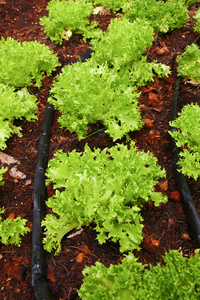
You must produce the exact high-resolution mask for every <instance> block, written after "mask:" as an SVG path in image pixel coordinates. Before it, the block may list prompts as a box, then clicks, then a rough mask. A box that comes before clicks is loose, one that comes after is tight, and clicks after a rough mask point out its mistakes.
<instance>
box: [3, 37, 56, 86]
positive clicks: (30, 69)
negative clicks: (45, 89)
mask: <svg viewBox="0 0 200 300" xmlns="http://www.w3.org/2000/svg"><path fill="white" fill-rule="evenodd" d="M59 65H60V64H59V62H58V57H57V55H55V54H53V52H52V51H51V50H50V49H49V47H48V46H45V45H43V44H40V43H38V42H36V41H34V42H27V41H24V42H22V43H19V42H18V41H17V40H14V39H13V38H11V37H8V38H7V40H5V39H4V38H2V39H1V40H0V83H3V84H8V85H10V86H14V87H16V88H21V87H25V86H29V85H31V84H32V82H33V80H34V81H35V85H36V86H37V87H40V86H41V80H42V78H43V77H44V76H45V75H47V76H49V75H51V73H52V71H54V70H55V69H56V67H57V66H59Z"/></svg>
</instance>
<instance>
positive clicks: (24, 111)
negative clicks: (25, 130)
mask: <svg viewBox="0 0 200 300" xmlns="http://www.w3.org/2000/svg"><path fill="white" fill-rule="evenodd" d="M14 90H15V89H14V87H11V86H6V85H4V84H0V104H1V110H0V149H5V148H6V141H7V139H8V138H10V137H11V136H12V135H13V134H15V133H16V134H18V135H19V136H22V134H21V132H20V131H21V127H17V126H15V125H14V124H13V120H14V119H25V120H27V121H29V122H32V121H35V120H36V119H37V115H36V109H37V104H36V101H37V98H36V97H35V96H34V95H30V94H29V92H28V91H27V89H26V88H23V89H22V90H19V91H18V92H15V91H14Z"/></svg>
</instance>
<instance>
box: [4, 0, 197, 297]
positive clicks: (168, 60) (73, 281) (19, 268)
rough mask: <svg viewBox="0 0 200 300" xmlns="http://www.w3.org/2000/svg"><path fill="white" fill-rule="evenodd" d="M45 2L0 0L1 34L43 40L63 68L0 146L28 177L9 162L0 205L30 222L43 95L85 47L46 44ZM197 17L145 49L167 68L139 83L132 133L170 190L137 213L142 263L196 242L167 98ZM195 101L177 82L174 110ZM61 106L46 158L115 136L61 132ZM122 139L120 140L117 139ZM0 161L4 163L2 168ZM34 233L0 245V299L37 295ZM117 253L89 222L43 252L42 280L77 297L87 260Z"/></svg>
mask: <svg viewBox="0 0 200 300" xmlns="http://www.w3.org/2000/svg"><path fill="white" fill-rule="evenodd" d="M48 2H49V1H45V0H38V1H34V0H27V1H23V0H22V1H19V0H18V1H17V0H16V1H15V0H1V1H0V36H1V37H4V38H6V37H7V36H11V37H13V38H15V39H17V40H18V41H24V40H26V41H33V40H37V41H38V42H41V43H44V44H46V45H48V46H49V47H50V49H52V50H53V51H54V52H55V53H57V54H58V57H59V61H60V63H61V65H62V66H61V67H59V68H58V69H57V71H56V72H54V73H53V74H52V76H51V77H48V78H45V79H44V80H43V85H42V88H41V89H38V88H36V87H34V86H31V87H30V91H31V92H32V93H33V94H34V95H36V96H37V98H38V111H37V114H38V121H37V122H35V123H28V122H26V123H24V122H22V121H16V122H17V124H18V125H20V126H21V127H22V130H23V137H22V138H19V137H18V136H13V137H12V138H11V139H10V140H9V141H8V143H7V145H8V147H7V148H6V150H5V151H4V152H5V153H6V154H8V155H11V156H12V157H14V158H15V159H18V160H19V161H20V164H19V165H18V170H20V171H21V172H23V173H24V174H25V175H26V178H25V179H20V178H17V177H12V176H11V175H10V173H9V170H10V169H11V167H13V164H11V165H9V166H8V171H7V172H6V174H5V185H4V186H2V187H1V189H0V207H4V209H5V213H4V214H3V217H4V218H7V217H10V218H13V217H17V216H20V217H23V218H26V219H27V220H28V226H29V227H30V228H31V226H32V214H33V188H34V174H35V167H36V159H37V147H38V141H39V135H40V130H41V123H42V119H43V115H44V109H45V105H46V102H47V99H48V93H49V90H50V88H51V86H52V83H53V80H54V78H55V76H56V74H59V72H60V71H61V68H62V67H63V66H64V65H66V64H69V63H72V62H74V61H75V60H76V59H77V58H78V57H79V55H81V54H83V53H84V52H85V51H86V50H87V49H88V47H89V43H84V42H83V40H82V37H81V36H80V35H74V36H72V37H71V38H70V40H69V41H64V42H63V44H62V45H61V46H59V45H56V44H54V43H53V42H51V41H50V40H49V39H48V37H47V36H46V34H45V33H44V32H43V27H42V26H41V25H39V18H41V17H42V16H43V15H47V10H46V5H47V3H48ZM199 6H200V4H199V3H197V5H196V7H195V6H193V7H192V8H191V10H190V16H192V15H193V14H194V12H195V10H197V8H198V7H199ZM113 17H115V16H114V14H111V15H107V16H97V17H96V20H98V21H99V22H100V27H101V28H102V29H104V30H105V29H106V28H107V26H108V24H109V22H110V19H111V18H113ZM193 24H194V20H192V19H190V21H189V23H188V24H186V25H185V26H184V28H182V29H179V30H174V31H173V32H171V33H167V34H164V35H162V36H160V37H159V38H156V39H155V41H154V44H153V46H152V47H151V48H150V51H149V54H148V55H149V59H157V60H158V62H162V63H165V64H167V65H169V66H170V67H171V75H170V76H169V77H168V78H161V79H158V78H157V77H155V80H154V82H152V83H151V84H149V85H148V86H145V87H142V88H140V91H141V96H140V108H141V113H142V119H143V121H144V123H145V126H144V127H143V128H142V129H141V130H140V131H139V132H133V133H130V137H131V139H133V140H134V141H135V143H136V146H137V147H138V148H139V149H142V150H145V151H148V150H149V151H151V152H152V153H153V154H154V155H155V156H156V157H157V158H158V163H159V164H160V165H161V166H162V167H163V168H165V169H166V172H167V176H166V179H164V180H161V181H160V182H159V184H158V185H157V189H158V190H160V191H162V192H163V193H164V194H165V195H167V196H168V199H169V200H168V202H167V203H166V204H162V205H161V206H160V207H158V208H156V207H154V205H153V204H152V203H151V202H149V203H148V204H146V205H145V207H144V209H143V211H142V215H143V218H144V230H143V233H144V242H143V243H142V245H141V250H140V251H134V254H135V255H136V256H137V257H138V259H139V261H140V262H142V263H151V264H153V265H156V263H157V262H162V255H164V253H165V251H167V250H169V249H181V250H182V251H183V254H184V255H185V256H190V254H191V253H193V251H194V249H196V248H197V245H196V244H195V241H194V239H193V237H192V235H191V233H190V230H189V228H188V225H187V222H186V218H185V215H184V213H183V209H182V205H181V197H180V195H179V193H178V191H177V186H176V179H175V176H174V173H173V166H172V154H171V148H170V137H169V134H168V130H169V120H170V115H171V99H172V95H173V91H174V84H175V80H176V75H177V63H176V57H177V55H179V54H181V53H182V52H183V51H184V49H185V47H186V46H187V45H188V44H191V43H192V42H193V41H194V39H195V38H196V36H197V34H196V33H194V32H193V30H192V25H193ZM191 102H193V103H199V104H200V89H199V88H198V87H194V86H191V85H189V84H184V83H181V86H180V91H179V97H178V111H180V110H181V108H182V107H183V105H186V104H188V103H191ZM58 116H59V113H58V112H55V117H54V123H53V127H52V135H51V141H50V153H49V158H52V157H53V154H54V153H55V152H56V151H57V150H59V149H63V151H71V150H73V149H76V150H78V151H82V150H83V149H84V146H85V144H86V143H88V144H89V146H90V147H91V148H94V147H99V148H101V149H103V148H105V147H111V146H112V145H113V142H112V139H111V138H109V137H108V136H107V135H104V134H102V135H101V134H99V135H97V134H96V135H93V136H90V137H88V138H87V139H85V140H83V141H78V139H77V135H76V134H75V133H70V132H68V131H65V130H62V129H60V127H59V124H58V123H57V117H58ZM97 128H98V124H95V125H93V126H90V128H89V130H90V132H93V131H95V130H96V129H97ZM117 142H119V143H126V140H125V139H122V140H118V141H117ZM2 165H3V164H1V166H2ZM188 184H189V187H190V190H191V193H192V196H193V199H194V202H195V205H196V207H197V210H198V212H199V213H200V183H199V182H198V181H194V180H191V179H190V180H188ZM52 192H53V191H52V187H51V186H49V187H48V188H47V196H50V195H52ZM31 247H32V245H31V232H30V233H28V234H27V235H26V236H25V237H23V238H22V243H21V247H17V246H5V245H3V244H1V245H0V269H1V274H0V289H1V292H0V295H1V296H0V299H5V300H8V299H20V300H27V299H30V300H31V299H34V294H33V291H32V287H31ZM121 258H122V254H121V253H120V252H119V250H118V245H117V244H115V243H113V242H110V241H108V242H107V243H106V244H104V245H99V244H98V242H97V240H96V233H95V231H94V229H93V224H91V226H90V227H85V228H83V230H82V231H81V232H79V234H78V235H76V236H74V237H72V238H68V237H67V236H66V237H64V239H63V241H62V252H61V253H60V254H59V255H58V256H54V255H53V254H49V253H47V255H46V264H47V280H48V284H49V286H50V289H51V292H52V294H53V297H54V299H60V300H61V299H63V300H64V299H78V295H77V289H79V288H80V285H81V282H82V279H83V276H82V270H83V268H84V266H85V265H91V264H94V263H95V261H100V262H102V263H104V264H105V265H106V266H109V265H110V264H111V263H113V264H116V263H118V262H120V260H121Z"/></svg>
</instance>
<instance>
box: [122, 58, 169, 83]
mask: <svg viewBox="0 0 200 300" xmlns="http://www.w3.org/2000/svg"><path fill="white" fill-rule="evenodd" d="M119 72H120V73H119V74H120V76H122V77H124V78H127V79H126V80H127V81H129V82H130V84H131V85H135V86H137V87H140V86H145V85H147V84H149V83H150V82H152V81H153V78H154V76H155V73H157V75H158V77H164V76H168V75H169V74H170V68H169V67H168V66H166V65H164V64H161V63H157V62H156V61H155V60H154V61H152V62H151V63H148V62H147V56H142V57H141V59H139V60H138V61H134V62H133V63H132V64H128V65H126V66H125V67H123V68H121V69H120V71H119Z"/></svg>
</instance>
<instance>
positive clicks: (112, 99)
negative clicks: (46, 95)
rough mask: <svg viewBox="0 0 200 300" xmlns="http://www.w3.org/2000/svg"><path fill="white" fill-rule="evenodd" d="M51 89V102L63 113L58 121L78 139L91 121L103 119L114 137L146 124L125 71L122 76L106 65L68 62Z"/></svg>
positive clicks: (133, 88) (137, 95)
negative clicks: (143, 122) (71, 63)
mask: <svg viewBox="0 0 200 300" xmlns="http://www.w3.org/2000/svg"><path fill="white" fill-rule="evenodd" d="M51 93H53V94H54V96H53V98H50V99H49V102H50V103H52V104H53V105H54V106H55V108H56V109H59V111H60V112H61V113H62V115H61V116H60V117H59V119H58V121H59V123H60V124H61V126H62V127H66V128H67V129H68V130H70V131H71V132H73V131H75V132H77V133H78V137H79V139H83V138H85V137H86V136H87V125H88V124H94V123H97V122H102V123H103V125H104V126H105V127H106V132H107V133H108V134H109V135H110V136H111V137H112V138H113V140H114V141H115V140H117V139H119V138H121V137H123V135H124V134H126V133H128V132H129V131H134V130H139V129H140V128H141V127H142V125H143V124H142V122H141V121H140V119H141V117H140V109H139V107H138V97H139V93H137V92H136V88H135V87H132V86H130V84H129V81H128V77H127V76H126V74H125V75H124V76H121V75H120V74H119V73H118V72H117V71H116V70H115V69H109V68H108V67H107V66H106V65H101V66H95V65H94V66H93V65H92V63H89V62H87V63H81V62H79V63H77V64H73V65H66V66H65V67H64V68H63V69H62V73H61V74H60V75H59V76H57V81H56V82H55V83H54V85H53V88H52V89H51Z"/></svg>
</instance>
